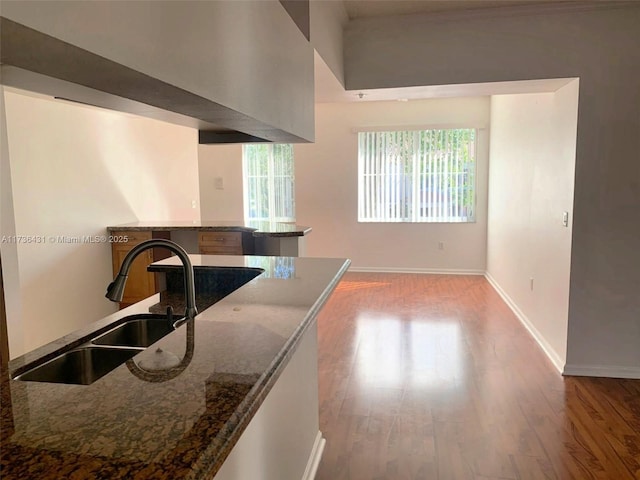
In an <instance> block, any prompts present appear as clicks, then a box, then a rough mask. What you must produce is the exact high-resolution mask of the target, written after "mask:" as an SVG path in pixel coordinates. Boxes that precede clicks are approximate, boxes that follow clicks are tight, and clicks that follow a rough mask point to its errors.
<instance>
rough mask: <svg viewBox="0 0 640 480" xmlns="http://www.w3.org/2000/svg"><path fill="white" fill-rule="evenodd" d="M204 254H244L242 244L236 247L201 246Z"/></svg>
mask: <svg viewBox="0 0 640 480" xmlns="http://www.w3.org/2000/svg"><path fill="white" fill-rule="evenodd" d="M200 253H201V254H202V255H242V253H243V252H242V245H240V246H235V247H217V246H207V245H201V246H200Z"/></svg>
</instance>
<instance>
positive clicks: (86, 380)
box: [14, 314, 182, 385]
mask: <svg viewBox="0 0 640 480" xmlns="http://www.w3.org/2000/svg"><path fill="white" fill-rule="evenodd" d="M181 318H182V317H173V316H172V315H159V314H138V315H130V316H128V317H125V318H123V319H121V320H120V321H119V322H118V325H117V326H116V327H114V328H112V329H111V330H108V331H106V332H104V333H101V334H99V335H97V336H96V337H95V338H92V339H91V340H89V341H88V342H86V343H83V344H81V345H80V346H78V347H76V348H74V349H73V350H70V351H68V352H65V353H62V354H60V355H58V356H57V357H54V358H53V359H51V360H49V361H47V362H45V363H43V364H41V365H38V366H36V367H34V368H31V369H29V370H27V371H26V372H24V373H21V374H19V375H17V376H16V377H15V378H14V379H15V380H27V381H34V382H52V383H69V384H77V385H90V384H92V383H93V382H95V381H96V380H98V379H99V378H101V377H103V376H105V375H106V374H107V373H109V372H110V371H112V370H113V369H115V368H116V367H118V366H120V365H122V364H123V363H125V362H126V361H127V360H129V359H131V358H133V357H134V356H135V355H137V354H138V353H140V352H141V351H143V350H145V349H146V348H147V347H149V346H150V345H152V344H154V343H155V342H157V341H158V340H160V339H161V338H162V337H164V336H166V335H168V334H169V333H171V332H173V331H174V322H175V321H179V320H181Z"/></svg>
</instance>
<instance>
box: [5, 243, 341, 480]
mask: <svg viewBox="0 0 640 480" xmlns="http://www.w3.org/2000/svg"><path fill="white" fill-rule="evenodd" d="M190 257H191V261H192V263H193V265H194V269H196V271H198V270H200V271H205V270H206V269H227V270H228V269H238V270H243V271H246V270H247V269H249V270H258V271H257V272H254V273H256V274H257V276H255V278H253V279H252V280H250V281H248V283H246V284H244V285H243V286H242V287H240V288H238V289H237V290H236V291H234V292H233V293H231V294H229V295H228V296H226V297H224V298H223V299H221V300H220V301H218V302H217V303H215V304H214V305H212V306H210V307H209V308H207V309H205V310H203V311H202V312H200V314H199V315H197V316H196V318H195V320H192V321H191V322H193V323H192V324H191V327H192V330H191V331H192V332H193V335H192V337H191V338H192V340H191V341H192V345H191V347H190V349H189V335H188V334H187V332H188V327H189V325H182V326H180V327H178V328H177V329H176V330H175V331H173V332H172V333H169V334H168V335H167V336H165V337H164V338H162V339H161V340H159V341H157V342H156V343H155V344H153V345H152V346H150V347H148V348H147V349H146V350H144V351H142V352H140V353H139V354H137V355H136V356H135V357H133V358H132V360H130V361H132V362H135V363H137V364H142V362H143V360H144V358H145V356H149V355H152V354H153V353H154V352H156V351H157V349H159V348H160V349H161V350H163V351H164V352H173V354H175V356H177V357H180V356H181V355H184V353H185V351H186V350H190V351H191V352H192V356H191V358H190V359H189V362H188V364H186V366H185V368H184V369H183V370H182V371H181V372H180V374H179V375H177V376H172V377H170V378H169V377H168V378H166V379H164V380H165V381H163V379H162V378H160V379H159V380H156V381H150V380H148V379H144V378H141V377H139V376H138V375H136V374H135V373H134V369H133V368H132V367H131V365H130V364H129V362H127V364H123V365H120V366H118V367H116V368H115V369H114V370H112V371H111V372H110V373H108V374H106V375H105V376H104V377H102V378H100V379H99V380H97V381H95V382H94V383H92V384H90V385H71V384H62V383H46V382H34V381H21V380H12V378H15V377H16V376H17V375H20V374H21V373H22V372H24V371H25V370H26V369H27V368H29V367H31V366H33V364H34V362H35V363H36V364H39V363H42V362H43V361H45V360H47V359H50V358H53V357H55V356H56V355H58V354H60V353H62V351H66V350H69V349H70V348H74V347H75V346H77V345H79V344H81V343H83V342H85V341H87V339H90V338H92V337H94V336H95V335H97V334H100V333H102V332H105V331H107V330H108V329H110V328H112V327H113V325H114V324H117V323H118V321H119V320H120V321H121V320H122V319H123V318H124V317H125V316H129V315H132V314H138V313H142V312H148V311H149V308H150V307H152V306H153V305H155V304H157V303H158V302H159V301H160V295H153V296H152V297H150V298H148V299H146V300H144V301H142V302H139V303H136V304H135V305H132V306H130V307H128V308H126V309H124V310H121V311H119V312H117V313H114V314H112V315H110V316H108V317H105V318H103V319H101V320H99V321H97V322H94V323H93V324H91V325H89V326H87V327H85V328H83V329H82V330H80V331H77V332H74V333H73V334H70V335H67V336H65V337H63V338H61V339H59V340H57V341H55V342H52V343H51V344H48V345H45V346H43V347H41V348H39V349H37V350H35V351H33V352H30V353H28V354H25V355H23V356H22V357H19V358H16V359H14V360H12V361H11V362H10V364H9V371H8V372H7V375H5V376H4V378H3V379H2V444H1V451H2V457H1V465H2V477H3V479H7V480H8V479H20V480H26V479H31V478H33V479H36V478H37V479H58V478H75V479H95V478H110V479H130V478H136V479H167V480H169V479H171V480H174V479H213V478H215V479H216V480H230V479H233V480H239V479H243V480H244V479H250V478H262V479H265V480H267V479H274V480H275V479H278V480H289V479H291V480H298V479H305V480H307V479H310V478H312V475H313V474H314V472H315V468H316V467H317V462H318V461H319V457H320V455H321V452H322V446H323V443H324V441H323V439H322V435H321V434H320V432H319V424H318V390H317V373H318V372H317V336H316V335H317V333H316V327H317V324H316V316H317V314H318V312H319V310H320V309H321V308H322V306H323V304H324V303H325V302H326V300H327V299H328V297H329V296H330V294H331V292H332V291H333V289H334V288H335V287H336V285H337V283H338V281H339V279H340V277H341V276H342V275H343V273H344V272H345V270H346V269H347V267H348V265H349V261H348V260H344V259H320V258H290V257H255V256H213V255H191V256H190ZM178 265H179V262H178V260H177V259H176V258H175V257H171V258H167V259H165V260H163V261H162V262H160V263H159V264H157V265H155V266H154V268H160V269H167V268H169V269H171V268H177V266H178ZM187 323H188V322H187ZM185 344H186V345H187V347H185Z"/></svg>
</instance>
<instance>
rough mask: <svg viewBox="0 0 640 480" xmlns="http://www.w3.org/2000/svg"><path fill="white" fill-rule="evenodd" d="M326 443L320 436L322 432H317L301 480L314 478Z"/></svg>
mask: <svg viewBox="0 0 640 480" xmlns="http://www.w3.org/2000/svg"><path fill="white" fill-rule="evenodd" d="M326 443H327V441H326V440H325V438H324V437H323V436H322V432H321V431H319V430H318V434H317V435H316V440H315V442H313V448H312V449H311V455H309V461H308V462H307V468H305V469H304V475H303V476H302V480H313V479H314V478H316V473H317V471H318V465H320V459H321V458H322V453H323V452H324V446H325V444H326Z"/></svg>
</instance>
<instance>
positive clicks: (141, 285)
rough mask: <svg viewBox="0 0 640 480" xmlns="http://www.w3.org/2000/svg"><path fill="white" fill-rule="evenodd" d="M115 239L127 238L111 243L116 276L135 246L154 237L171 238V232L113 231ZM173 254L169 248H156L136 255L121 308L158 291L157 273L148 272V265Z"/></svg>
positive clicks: (114, 274)
mask: <svg viewBox="0 0 640 480" xmlns="http://www.w3.org/2000/svg"><path fill="white" fill-rule="evenodd" d="M111 235H112V236H113V237H114V238H115V239H118V240H119V239H126V241H123V242H114V243H112V244H111V256H112V261H113V276H114V277H115V276H116V275H117V274H118V272H119V271H120V266H121V265H122V261H123V260H124V257H125V256H126V255H127V253H129V252H130V251H131V249H132V248H133V247H135V246H136V245H138V244H139V243H141V242H144V241H145V240H151V239H152V238H166V239H168V238H169V232H131V231H121V232H119V231H116V232H111ZM170 255H171V253H170V252H169V250H167V249H164V248H154V249H149V250H145V251H144V252H142V253H140V255H138V256H137V257H136V259H135V260H134V261H133V263H132V264H131V269H130V270H129V278H128V279H127V284H126V287H125V290H124V295H123V297H122V302H120V308H124V307H126V306H129V305H131V304H133V303H136V302H139V301H140V300H143V299H145V298H147V297H150V296H151V295H153V294H154V293H158V283H157V282H156V274H154V273H151V272H148V271H147V267H148V266H149V264H151V263H153V262H157V261H158V260H162V259H163V258H167V257H169V256H170Z"/></svg>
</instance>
